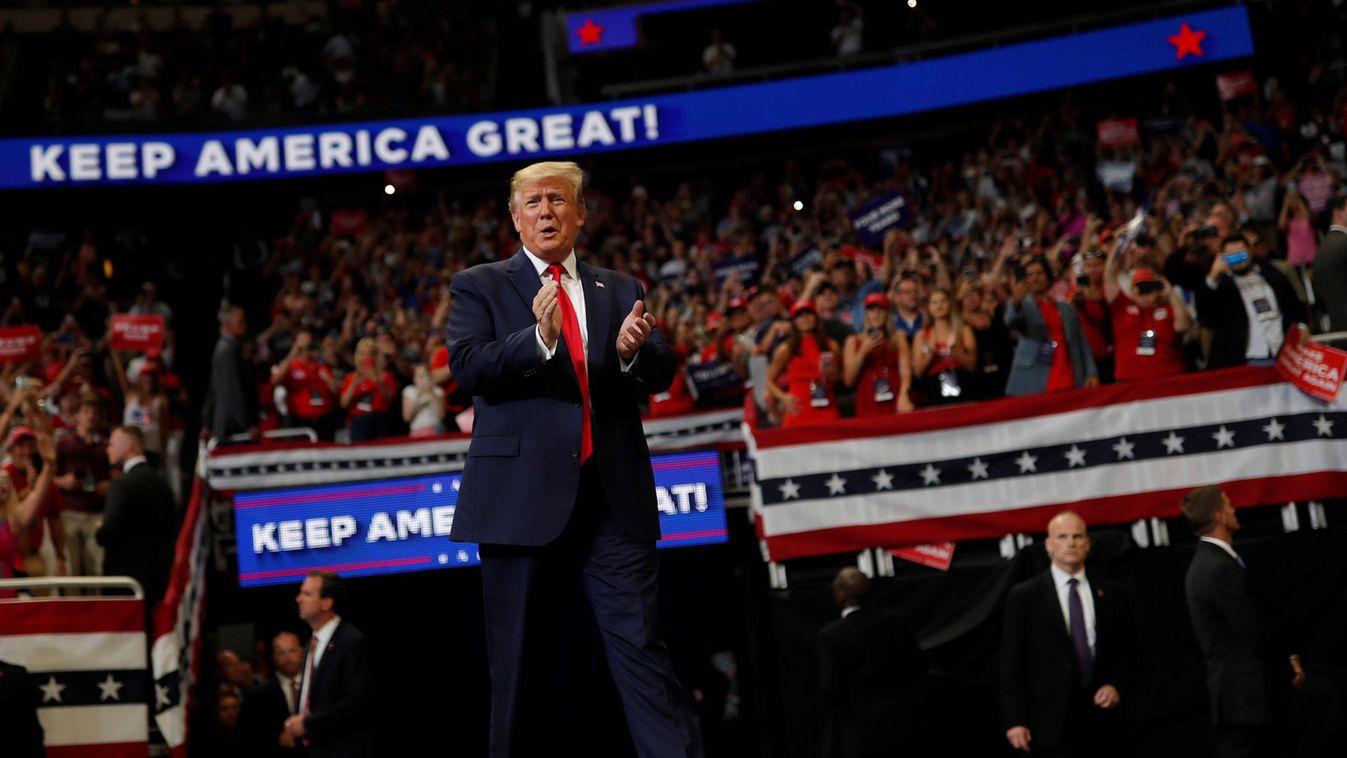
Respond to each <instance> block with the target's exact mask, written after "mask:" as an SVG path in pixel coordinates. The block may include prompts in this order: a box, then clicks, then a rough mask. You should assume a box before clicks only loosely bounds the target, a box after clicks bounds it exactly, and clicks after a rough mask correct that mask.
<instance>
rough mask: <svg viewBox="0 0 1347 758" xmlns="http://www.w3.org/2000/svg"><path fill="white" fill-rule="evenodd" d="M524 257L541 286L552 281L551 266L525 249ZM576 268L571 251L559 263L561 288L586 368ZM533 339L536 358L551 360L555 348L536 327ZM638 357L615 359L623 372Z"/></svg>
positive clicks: (580, 286) (581, 288)
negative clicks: (571, 311)
mask: <svg viewBox="0 0 1347 758" xmlns="http://www.w3.org/2000/svg"><path fill="white" fill-rule="evenodd" d="M524 255H527V256H528V259H529V263H532V264H533V268H534V269H535V270H536V271H537V272H538V278H539V279H541V280H542V283H543V284H547V283H548V282H550V281H552V273H551V272H550V271H548V270H547V269H548V267H549V266H551V265H552V264H550V263H548V262H547V261H545V260H543V259H542V258H539V257H538V256H536V255H534V254H533V252H532V251H530V250H529V249H528V248H527V247H526V248H524ZM578 266H579V264H578V263H577V262H576V260H575V251H574V250H572V251H571V253H570V255H567V256H566V260H564V261H562V262H561V267H562V269H564V271H563V272H562V275H561V288H562V289H563V290H565V291H566V297H568V298H570V300H571V306H572V307H573V308H575V321H576V323H577V324H579V325H580V342H581V346H582V349H583V350H584V351H585V365H586V366H588V365H589V324H588V322H587V321H586V319H585V313H586V311H585V287H584V284H583V283H582V282H581V281H580V277H579V275H578V273H577V271H578ZM557 307H558V308H560V307H561V306H560V305H558V306H557ZM623 318H624V319H625V318H626V316H623ZM533 338H534V340H535V341H536V342H537V345H538V357H539V358H541V359H542V360H544V361H550V360H552V357H553V356H555V355H556V354H557V346H556V345H552V347H550V348H549V347H548V346H547V343H546V342H543V334H542V331H540V330H539V329H538V327H536V326H535V327H534V328H533ZM557 342H558V343H559V342H561V340H560V339H558V340H557ZM567 349H569V346H567ZM638 357H640V354H639V353H638V354H636V355H633V356H632V357H631V360H630V361H628V360H626V359H625V358H623V357H622V356H620V355H619V356H618V358H617V360H618V365H619V366H620V367H621V369H622V370H623V371H624V372H625V371H630V370H631V367H632V366H635V365H636V359H637V358H638Z"/></svg>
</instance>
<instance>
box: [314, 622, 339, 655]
mask: <svg viewBox="0 0 1347 758" xmlns="http://www.w3.org/2000/svg"><path fill="white" fill-rule="evenodd" d="M340 623H341V616H337V615H335V614H334V615H333V616H332V618H330V619H328V620H327V623H326V624H323V625H322V626H320V627H318V628H317V629H314V630H313V642H310V643H309V644H310V645H313V644H315V643H317V644H318V648H317V649H316V650H315V652H316V654H317V655H319V656H322V654H323V653H322V650H323V648H325V647H327V643H328V641H329V640H331V639H332V634H333V633H334V632H336V631H337V624H340Z"/></svg>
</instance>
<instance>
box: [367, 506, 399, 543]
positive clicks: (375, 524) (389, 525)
mask: <svg viewBox="0 0 1347 758" xmlns="http://www.w3.org/2000/svg"><path fill="white" fill-rule="evenodd" d="M397 538H398V533H397V531H395V530H394V529H393V521H392V519H390V518H388V514H387V513H383V512H382V511H381V512H379V513H376V514H374V516H373V517H372V518H370V520H369V534H366V535H365V541H366V542H378V541H379V540H384V541H386V542H395V541H396V540H397Z"/></svg>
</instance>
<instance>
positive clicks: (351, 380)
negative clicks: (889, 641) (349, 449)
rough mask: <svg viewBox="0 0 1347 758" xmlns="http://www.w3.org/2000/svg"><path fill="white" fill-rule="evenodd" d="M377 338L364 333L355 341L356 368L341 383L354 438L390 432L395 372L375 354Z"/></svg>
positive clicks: (356, 440)
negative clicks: (390, 411) (389, 369)
mask: <svg viewBox="0 0 1347 758" xmlns="http://www.w3.org/2000/svg"><path fill="white" fill-rule="evenodd" d="M376 352H377V351H376V350H375V346H374V339H373V338H371V337H365V338H364V339H362V340H360V341H359V342H357V343H356V345H355V370H354V371H352V372H351V373H349V374H347V375H346V378H345V379H344V380H342V384H341V407H342V409H343V410H345V411H346V413H347V416H348V417H349V418H350V422H351V441H352V442H363V441H366V440H377V439H383V438H384V437H387V436H389V434H390V430H389V426H390V424H389V419H388V411H389V409H390V407H391V404H392V402H393V397H394V396H396V395H397V391H398V390H397V384H396V383H394V381H393V374H392V373H390V372H389V371H388V370H387V369H386V368H384V365H383V361H382V359H381V358H380V356H378V355H376Z"/></svg>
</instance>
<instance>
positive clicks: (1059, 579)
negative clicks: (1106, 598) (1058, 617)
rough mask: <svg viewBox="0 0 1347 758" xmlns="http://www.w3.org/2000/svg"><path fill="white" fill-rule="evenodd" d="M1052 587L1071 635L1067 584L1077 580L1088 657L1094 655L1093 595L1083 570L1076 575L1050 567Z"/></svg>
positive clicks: (1069, 588) (1068, 588)
mask: <svg viewBox="0 0 1347 758" xmlns="http://www.w3.org/2000/svg"><path fill="white" fill-rule="evenodd" d="M1051 570H1052V586H1053V587H1056V588H1057V602H1058V603H1059V604H1060V605H1061V606H1062V619H1063V620H1065V621H1066V631H1067V634H1068V635H1069V634H1070V633H1071V606H1070V602H1071V601H1070V599H1069V598H1070V596H1069V595H1067V593H1068V592H1070V591H1071V587H1070V586H1069V585H1068V584H1067V582H1068V581H1070V580H1071V579H1075V580H1077V581H1078V582H1079V583H1078V584H1077V585H1076V591H1077V592H1079V593H1080V607H1081V610H1083V611H1084V612H1085V635H1086V639H1088V640H1089V641H1090V655H1094V650H1095V629H1094V593H1093V592H1092V591H1091V590H1090V580H1089V579H1087V578H1086V577H1085V569H1081V570H1080V573H1078V574H1068V573H1066V572H1065V571H1063V570H1062V569H1060V568H1058V567H1057V565H1056V564H1053V566H1052V569H1051Z"/></svg>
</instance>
